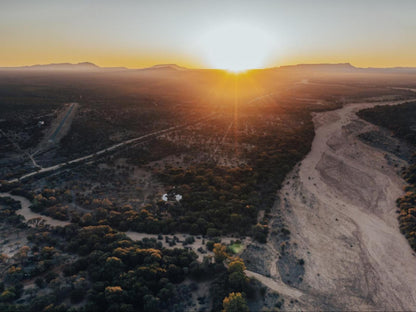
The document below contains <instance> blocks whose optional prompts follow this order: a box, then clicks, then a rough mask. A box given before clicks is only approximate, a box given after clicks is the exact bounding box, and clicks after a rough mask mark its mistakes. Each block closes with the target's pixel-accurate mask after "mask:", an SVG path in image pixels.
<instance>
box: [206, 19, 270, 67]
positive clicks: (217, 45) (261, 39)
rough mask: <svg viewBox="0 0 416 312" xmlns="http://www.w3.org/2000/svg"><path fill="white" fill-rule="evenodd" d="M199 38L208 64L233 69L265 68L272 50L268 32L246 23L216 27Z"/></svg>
mask: <svg viewBox="0 0 416 312" xmlns="http://www.w3.org/2000/svg"><path fill="white" fill-rule="evenodd" d="M200 39H201V40H200V46H201V48H202V53H203V55H204V57H205V61H206V62H207V65H209V66H211V67H212V68H218V69H225V70H228V71H232V72H241V71H245V70H248V69H254V68H261V67H264V66H265V65H266V62H267V60H268V58H269V57H270V55H271V53H272V51H273V40H272V39H271V37H270V36H269V35H268V33H267V32H266V31H264V30H263V29H261V28H258V27H255V26H253V25H249V24H244V23H227V24H223V25H220V26H217V27H215V28H213V29H211V30H209V31H208V32H206V33H205V34H204V35H202V36H201V38H200Z"/></svg>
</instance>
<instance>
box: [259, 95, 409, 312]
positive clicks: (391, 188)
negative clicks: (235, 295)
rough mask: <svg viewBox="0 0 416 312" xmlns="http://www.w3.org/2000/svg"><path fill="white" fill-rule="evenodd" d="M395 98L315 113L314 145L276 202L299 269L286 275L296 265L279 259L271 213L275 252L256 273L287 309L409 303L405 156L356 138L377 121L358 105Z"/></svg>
mask: <svg viewBox="0 0 416 312" xmlns="http://www.w3.org/2000/svg"><path fill="white" fill-rule="evenodd" d="M398 103H399V102H381V103H371V104H369V103H356V104H347V105H345V106H344V107H343V108H341V109H338V110H335V111H330V112H323V113H318V114H316V115H315V116H314V123H315V130H316V136H315V138H314V141H313V145H312V150H311V152H310V153H309V154H308V155H307V157H306V158H305V159H304V160H303V161H302V163H301V164H300V165H299V166H298V167H296V168H295V169H294V170H293V172H292V174H291V175H289V176H288V177H287V178H286V183H285V186H284V187H283V188H282V190H281V191H280V198H281V202H280V203H279V204H278V206H277V207H276V215H278V214H281V213H283V216H284V217H283V218H284V223H285V224H286V226H287V227H288V229H289V230H290V237H291V239H290V246H291V249H290V255H291V256H293V257H296V259H302V260H304V274H302V275H301V276H300V279H299V281H293V280H292V281H287V280H286V278H287V276H290V274H291V272H290V271H291V270H295V269H296V268H295V267H293V268H292V269H291V268H289V271H286V272H284V271H282V270H281V268H280V267H279V261H281V258H282V256H284V254H285V252H284V251H282V239H281V237H277V234H276V231H274V229H277V228H278V226H277V221H276V220H275V221H272V222H271V231H272V234H271V235H270V238H269V243H268V245H267V248H266V250H267V251H268V252H269V253H271V254H272V255H274V259H275V260H274V261H269V272H270V273H269V275H270V277H266V276H264V275H262V279H263V280H262V282H263V283H264V284H265V285H267V286H269V288H271V289H273V290H274V291H277V292H278V293H280V294H282V295H284V296H286V297H287V299H288V300H286V302H287V301H290V302H291V303H290V304H288V305H285V308H286V309H289V310H301V309H302V310H327V311H329V310H330V311H334V310H343V311H344V310H350V311H369V310H388V311H393V310H394V311H412V310H414V309H415V307H416V256H415V254H414V253H413V251H412V250H411V248H410V246H409V244H408V242H407V240H406V239H405V237H404V236H403V235H402V234H401V233H400V231H399V226H398V221H397V213H396V210H397V208H396V203H395V201H396V199H397V198H398V197H399V196H401V195H402V193H403V187H404V182H403V180H402V179H401V178H400V175H399V169H400V167H401V166H403V165H406V163H405V161H404V160H402V159H400V158H398V157H397V156H395V155H394V154H391V153H389V152H388V151H386V150H381V149H378V148H376V147H374V146H370V145H367V144H365V143H364V142H363V141H361V140H360V139H359V135H360V134H362V133H366V132H369V131H376V130H377V127H375V126H374V125H371V124H369V123H367V122H365V121H363V120H361V119H359V118H358V117H357V116H356V112H357V111H358V110H361V109H364V108H369V107H373V106H375V105H395V104H398ZM277 211H278V212H277ZM283 242H284V241H283ZM284 243H287V242H284ZM286 254H287V252H286ZM263 257H264V258H268V256H267V255H264V256H263ZM278 258H280V259H278ZM260 280H261V279H260ZM273 281H275V283H273ZM283 282H284V283H285V284H284V285H282V283H283ZM296 282H299V283H298V284H296ZM288 287H289V289H288ZM290 288H291V289H292V290H293V291H292V292H291V291H290ZM299 292H300V293H299Z"/></svg>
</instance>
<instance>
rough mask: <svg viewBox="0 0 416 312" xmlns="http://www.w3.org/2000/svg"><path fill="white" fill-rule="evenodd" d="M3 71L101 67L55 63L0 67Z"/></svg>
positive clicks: (96, 67)
mask: <svg viewBox="0 0 416 312" xmlns="http://www.w3.org/2000/svg"><path fill="white" fill-rule="evenodd" d="M0 69H3V70H12V69H15V70H57V71H91V70H99V69H101V67H99V66H97V65H95V64H93V63H89V62H83V63H78V64H71V63H56V64H37V65H31V66H20V67H0Z"/></svg>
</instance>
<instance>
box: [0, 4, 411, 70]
mask: <svg viewBox="0 0 416 312" xmlns="http://www.w3.org/2000/svg"><path fill="white" fill-rule="evenodd" d="M415 12H416V1H408V0H397V1H389V0H379V1H375V0H366V1H365V0H362V1H355V0H351V1H326V0H316V1H306V0H305V1H301V0H293V1H279V0H273V1H272V0H270V1H265V0H259V1H241V0H240V1H237V0H230V1H199V0H194V1H188V0H182V1H163V0H153V1H145V0H141V1H131V0H125V1H107V0H101V1H98V0H95V1H94V0H72V1H55V0H50V1H47V0H38V1H32V0H21V1H11V0H4V1H2V5H1V10H0V42H1V43H2V44H1V49H0V66H20V65H32V64H45V63H59V62H72V63H76V62H84V61H89V62H93V63H96V64H97V65H100V66H126V67H132V68H138V67H146V66H151V65H154V64H159V63H176V64H179V65H183V66H188V67H203V68H206V67H212V66H214V67H215V62H214V64H212V62H211V63H210V62H209V61H207V59H208V58H207V54H208V52H207V50H208V49H209V48H210V47H209V45H207V44H205V45H204V44H201V40H202V39H201V38H204V34H205V33H207V32H210V30H211V29H213V28H214V27H217V26H218V25H222V24H225V23H229V22H230V21H231V22H234V21H236V22H237V23H240V24H244V25H245V26H247V27H254V28H256V27H257V28H261V29H262V30H264V32H267V35H268V38H270V41H271V48H269V51H266V52H267V54H268V57H267V59H264V60H262V65H261V67H272V66H280V65H288V64H298V63H337V62H342V63H344V62H350V63H352V64H353V65H355V66H360V67H370V66H371V67H391V66H416V40H414V36H415V30H416V19H415V18H414V13H415ZM224 40H225V41H226V42H227V38H224ZM247 44H248V45H249V47H250V48H252V46H250V42H247ZM243 50H245V49H243ZM254 50H255V49H254ZM254 52H255V51H254ZM254 52H253V53H254ZM217 53H218V52H217ZM243 56H244V55H243ZM217 57H218V56H217Z"/></svg>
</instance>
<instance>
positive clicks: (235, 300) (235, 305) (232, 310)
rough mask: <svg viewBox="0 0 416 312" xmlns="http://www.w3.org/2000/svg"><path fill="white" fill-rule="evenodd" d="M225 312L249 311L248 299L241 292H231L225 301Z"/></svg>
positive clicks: (223, 304) (223, 303)
mask: <svg viewBox="0 0 416 312" xmlns="http://www.w3.org/2000/svg"><path fill="white" fill-rule="evenodd" d="M222 306H223V308H224V309H223V310H222V311H223V312H249V311H250V310H249V309H248V306H247V301H246V299H245V298H244V297H243V295H242V294H241V293H234V292H232V293H230V294H229V295H228V297H225V298H224V300H223V302H222Z"/></svg>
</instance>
